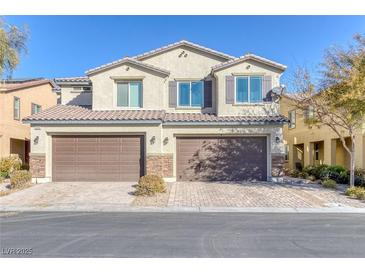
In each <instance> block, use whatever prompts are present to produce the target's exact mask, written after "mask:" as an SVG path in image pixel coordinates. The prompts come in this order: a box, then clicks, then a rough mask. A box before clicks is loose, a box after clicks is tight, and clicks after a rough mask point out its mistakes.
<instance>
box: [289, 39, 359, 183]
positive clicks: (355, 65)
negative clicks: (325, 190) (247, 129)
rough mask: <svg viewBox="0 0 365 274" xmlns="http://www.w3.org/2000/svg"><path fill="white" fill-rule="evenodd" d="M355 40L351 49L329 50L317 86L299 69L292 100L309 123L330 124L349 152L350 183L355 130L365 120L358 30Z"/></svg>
mask: <svg viewBox="0 0 365 274" xmlns="http://www.w3.org/2000/svg"><path fill="white" fill-rule="evenodd" d="M354 40H355V44H354V45H352V46H350V47H349V48H348V49H343V48H340V47H333V48H330V49H328V50H327V51H326V53H325V56H324V60H323V63H322V64H321V67H322V68H323V70H322V71H321V79H320V81H319V85H318V88H315V84H314V83H313V81H312V80H311V77H310V73H309V72H308V70H306V69H303V68H299V69H297V70H296V72H295V73H294V77H293V79H294V82H293V87H294V89H295V93H294V95H293V96H294V99H295V100H294V101H293V102H294V105H295V106H296V107H297V108H298V109H299V110H301V111H302V112H303V113H304V115H305V117H306V123H307V124H309V125H315V124H317V125H318V124H321V125H325V126H327V127H329V128H330V129H331V130H332V131H333V132H335V133H336V134H337V136H338V137H339V139H340V140H341V142H342V145H343V147H344V148H345V150H346V151H347V153H348V154H349V156H350V186H354V181H355V144H356V139H355V133H356V131H357V130H359V129H360V128H361V127H362V125H363V123H365V38H364V37H363V36H361V35H358V34H357V35H355V37H354ZM347 137H349V138H350V139H351V144H350V145H348V144H347V143H346V139H345V138H347Z"/></svg>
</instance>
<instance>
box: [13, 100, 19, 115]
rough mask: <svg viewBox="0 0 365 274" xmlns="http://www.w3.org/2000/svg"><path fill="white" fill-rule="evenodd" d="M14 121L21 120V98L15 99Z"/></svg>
mask: <svg viewBox="0 0 365 274" xmlns="http://www.w3.org/2000/svg"><path fill="white" fill-rule="evenodd" d="M13 115H14V120H20V98H19V97H14V112H13Z"/></svg>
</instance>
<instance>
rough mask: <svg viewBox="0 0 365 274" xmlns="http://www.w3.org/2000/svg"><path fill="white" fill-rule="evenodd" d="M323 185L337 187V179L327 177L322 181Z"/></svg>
mask: <svg viewBox="0 0 365 274" xmlns="http://www.w3.org/2000/svg"><path fill="white" fill-rule="evenodd" d="M322 186H323V187H325V188H336V187H337V183H336V181H335V180H332V179H325V180H323V181H322Z"/></svg>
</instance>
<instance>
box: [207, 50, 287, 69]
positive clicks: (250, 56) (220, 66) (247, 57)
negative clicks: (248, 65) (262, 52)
mask: <svg viewBox="0 0 365 274" xmlns="http://www.w3.org/2000/svg"><path fill="white" fill-rule="evenodd" d="M248 60H254V61H256V62H259V63H263V64H266V65H268V66H271V67H274V68H277V69H279V70H281V71H284V70H285V69H286V66H285V65H283V64H280V63H277V62H275V61H272V60H269V59H266V58H264V57H261V56H258V55H255V54H251V53H249V54H245V55H243V56H241V57H239V58H235V59H232V60H229V61H227V62H224V63H220V64H218V65H216V66H214V67H213V68H212V70H213V71H218V70H222V69H225V68H228V67H231V66H234V65H237V64H240V63H242V62H245V61H248Z"/></svg>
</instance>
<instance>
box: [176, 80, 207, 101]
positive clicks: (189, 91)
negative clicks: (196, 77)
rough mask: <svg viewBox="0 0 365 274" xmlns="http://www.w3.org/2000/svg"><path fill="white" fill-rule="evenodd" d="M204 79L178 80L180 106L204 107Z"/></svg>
mask: <svg viewBox="0 0 365 274" xmlns="http://www.w3.org/2000/svg"><path fill="white" fill-rule="evenodd" d="M203 93H204V82H203V81H184V82H178V87H177V102H178V107H188V108H189V107H197V108H200V107H203V98H204V96H203Z"/></svg>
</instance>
